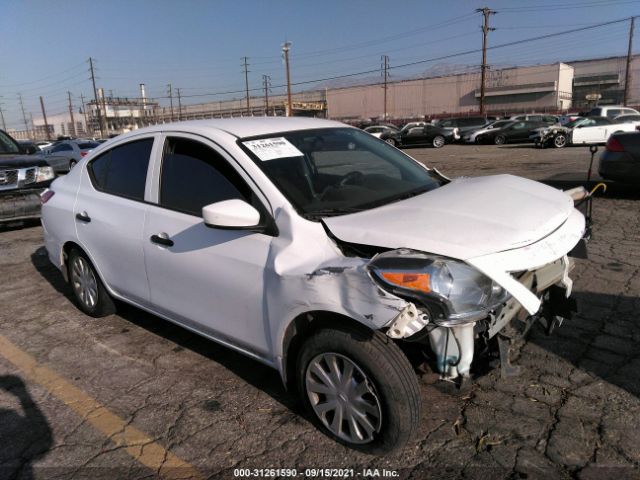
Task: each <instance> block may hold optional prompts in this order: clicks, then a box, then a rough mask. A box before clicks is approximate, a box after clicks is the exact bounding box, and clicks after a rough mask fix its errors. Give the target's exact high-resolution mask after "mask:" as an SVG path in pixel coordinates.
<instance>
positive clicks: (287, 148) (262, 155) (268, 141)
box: [242, 137, 303, 161]
mask: <svg viewBox="0 0 640 480" xmlns="http://www.w3.org/2000/svg"><path fill="white" fill-rule="evenodd" d="M242 143H243V144H244V145H245V146H246V147H247V148H249V150H251V151H252V152H253V153H255V154H256V156H257V157H258V158H259V159H260V160H262V161H266V160H275V159H276V158H287V157H302V156H303V153H302V152H301V151H300V150H298V149H297V148H296V147H295V146H294V145H293V144H291V142H289V140H287V139H286V138H284V137H278V138H262V139H260V140H249V141H246V142H242Z"/></svg>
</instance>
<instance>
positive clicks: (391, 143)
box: [385, 138, 397, 147]
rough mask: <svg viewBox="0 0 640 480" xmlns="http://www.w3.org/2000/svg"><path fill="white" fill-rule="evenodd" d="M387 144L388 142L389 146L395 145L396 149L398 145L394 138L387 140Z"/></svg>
mask: <svg viewBox="0 0 640 480" xmlns="http://www.w3.org/2000/svg"><path fill="white" fill-rule="evenodd" d="M385 142H387V143H388V144H389V145H393V146H394V147H395V146H396V143H397V142H396V141H395V140H394V139H393V138H387V139H386V140H385Z"/></svg>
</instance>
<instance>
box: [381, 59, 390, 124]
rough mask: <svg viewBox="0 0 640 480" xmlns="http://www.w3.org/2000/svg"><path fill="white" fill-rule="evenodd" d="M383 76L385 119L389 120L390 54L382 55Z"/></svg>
mask: <svg viewBox="0 0 640 480" xmlns="http://www.w3.org/2000/svg"><path fill="white" fill-rule="evenodd" d="M382 76H383V77H384V116H383V118H384V120H385V121H386V120H387V81H388V80H389V55H383V56H382Z"/></svg>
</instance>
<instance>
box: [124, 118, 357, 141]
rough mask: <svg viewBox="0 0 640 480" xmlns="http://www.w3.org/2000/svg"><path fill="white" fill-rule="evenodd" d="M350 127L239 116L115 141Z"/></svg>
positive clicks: (165, 126)
mask: <svg viewBox="0 0 640 480" xmlns="http://www.w3.org/2000/svg"><path fill="white" fill-rule="evenodd" d="M336 127H345V128H352V127H349V126H348V125H345V124H344V123H341V122H335V121H333V120H324V119H319V118H308V117H239V118H217V119H211V120H189V121H186V122H173V123H164V124H161V125H153V126H151V127H145V128H140V129H138V130H133V131H131V132H129V133H125V134H123V135H118V137H117V138H118V139H121V138H125V137H129V136H134V135H140V134H142V133H155V132H163V131H185V132H194V133H201V134H205V135H206V134H207V133H212V132H215V131H222V132H226V133H228V134H230V135H233V136H235V137H238V138H245V137H255V136H261V135H270V134H275V133H281V132H288V131H294V130H311V129H315V128H336Z"/></svg>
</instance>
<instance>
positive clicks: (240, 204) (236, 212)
mask: <svg viewBox="0 0 640 480" xmlns="http://www.w3.org/2000/svg"><path fill="white" fill-rule="evenodd" d="M202 218H203V220H204V224H205V225H206V226H207V227H214V228H228V229H238V230H241V229H248V228H252V227H256V226H258V224H259V223H260V212H258V210H256V209H255V208H254V207H252V206H251V205H249V204H248V203H247V202H245V201H244V200H239V199H235V198H234V199H232V200H224V201H222V202H216V203H212V204H210V205H206V206H205V207H202Z"/></svg>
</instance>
